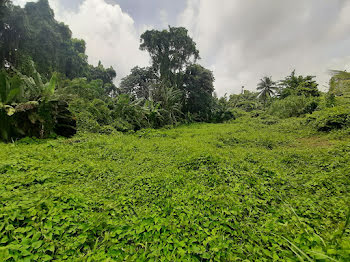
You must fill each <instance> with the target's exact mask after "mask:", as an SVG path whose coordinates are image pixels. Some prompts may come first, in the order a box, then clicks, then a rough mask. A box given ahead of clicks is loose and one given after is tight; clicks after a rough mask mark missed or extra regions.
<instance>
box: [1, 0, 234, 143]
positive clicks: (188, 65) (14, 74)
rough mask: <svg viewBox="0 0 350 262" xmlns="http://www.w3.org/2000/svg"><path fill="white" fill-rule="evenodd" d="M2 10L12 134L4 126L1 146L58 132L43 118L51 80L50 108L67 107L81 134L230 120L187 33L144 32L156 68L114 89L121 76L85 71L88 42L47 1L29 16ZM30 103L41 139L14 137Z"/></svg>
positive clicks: (5, 106)
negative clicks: (45, 86)
mask: <svg viewBox="0 0 350 262" xmlns="http://www.w3.org/2000/svg"><path fill="white" fill-rule="evenodd" d="M0 4H1V13H0V23H1V25H0V30H1V31H0V50H1V52H0V63H1V66H2V68H3V69H2V79H3V81H2V82H1V86H0V88H1V91H2V93H3V96H1V97H2V98H1V99H2V100H1V109H0V110H1V119H2V120H1V121H2V123H7V127H8V128H3V127H5V124H3V125H2V129H6V130H8V131H6V133H7V134H5V131H4V132H2V133H3V135H2V137H3V138H6V139H10V138H16V137H20V136H22V135H35V136H40V137H47V136H49V135H50V134H52V130H55V129H56V128H55V125H56V122H57V121H56V120H55V119H56V118H55V117H53V116H52V115H54V114H53V112H45V114H46V115H50V114H51V118H50V121H44V118H43V117H40V114H41V112H42V110H39V107H40V105H41V104H42V100H43V99H42V93H43V92H44V91H43V88H42V85H41V84H40V83H41V82H49V81H50V79H51V78H52V76H53V75H55V77H56V78H57V81H56V83H55V93H54V94H53V95H52V96H51V98H50V101H47V103H49V104H50V103H51V102H53V101H56V102H57V101H60V104H64V102H67V103H68V105H69V107H67V109H69V111H70V112H72V113H73V114H74V115H75V116H76V120H77V128H78V130H81V131H90V132H113V131H114V130H117V131H130V130H138V129H141V128H158V127H162V126H165V125H175V124H178V123H183V122H191V121H207V122H220V121H224V120H227V119H230V118H232V117H233V115H232V113H230V112H229V111H225V110H224V109H223V108H222V107H221V105H220V103H219V101H218V99H217V98H216V97H215V96H214V87H213V82H214V76H213V73H212V72H211V71H210V70H208V69H205V68H204V67H202V66H201V65H199V64H197V61H198V59H199V58H200V57H199V52H198V50H197V48H196V44H195V42H194V41H193V40H192V39H191V37H189V35H188V32H187V30H186V29H185V28H181V27H180V28H175V27H169V29H168V30H163V31H156V30H151V31H146V32H145V33H144V34H143V35H142V36H141V45H140V49H141V50H144V51H147V52H148V53H149V54H150V57H151V60H152V63H151V65H150V66H149V67H147V68H139V67H137V66H136V67H135V68H133V69H132V70H131V73H130V75H129V76H127V77H125V78H124V79H123V80H122V82H121V84H120V87H116V86H115V84H114V79H115V77H116V71H115V70H114V69H113V68H112V67H110V68H105V67H104V66H103V65H102V64H101V63H99V64H98V66H92V65H89V64H88V57H87V55H86V54H85V48H86V44H85V42H84V40H80V39H74V38H72V32H71V31H70V29H69V27H68V26H66V25H65V24H63V23H59V22H57V21H56V20H55V18H54V12H53V10H52V9H51V8H50V6H49V3H48V1H47V0H39V1H38V2H36V3H27V4H26V6H25V7H24V8H21V7H18V6H14V5H13V4H12V2H11V1H9V0H5V1H4V0H2V1H1V2H0ZM111 55H112V54H111ZM38 78H40V79H41V80H40V81H39V80H37V79H38ZM13 82H15V84H13ZM24 94H25V95H24ZM29 102H37V103H31V104H37V105H38V108H36V109H35V110H34V113H35V114H38V115H39V117H38V119H40V122H43V123H44V122H45V124H42V126H43V128H44V126H47V127H46V130H40V131H38V132H39V133H37V134H35V132H34V133H33V132H29V131H28V130H26V129H23V128H22V129H21V128H17V131H16V130H14V129H13V126H16V127H18V126H19V125H18V124H16V121H17V120H16V117H15V116H16V114H18V113H19V110H22V111H21V113H22V114H24V113H23V104H25V103H29ZM10 108H11V109H10ZM20 108H21V109H20ZM25 108H26V107H25ZM32 113H33V112H31V113H29V112H28V119H29V120H28V122H29V123H28V125H27V126H30V123H32V122H33V121H31V120H30V118H31V117H30V115H31V114H32ZM59 118H60V117H59ZM48 122H50V123H51V126H50V125H49V124H48ZM71 122H72V121H71ZM9 125H11V128H10V126H9ZM49 126H50V127H49ZM74 126H75V125H73V127H74ZM70 128H72V127H70ZM9 130H11V131H9ZM43 134H45V135H43Z"/></svg>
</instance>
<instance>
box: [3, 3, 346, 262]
mask: <svg viewBox="0 0 350 262" xmlns="http://www.w3.org/2000/svg"><path fill="white" fill-rule="evenodd" d="M140 40H141V43H140V49H141V50H143V51H146V52H148V53H149V55H150V57H151V63H150V65H149V66H148V67H143V68H141V67H139V66H135V67H134V68H133V69H132V70H131V72H130V74H129V75H128V76H126V77H124V78H123V79H122V80H121V82H120V84H119V85H118V86H116V85H115V83H116V81H115V78H116V76H117V73H116V71H115V70H114V69H113V68H112V67H109V68H106V67H105V66H104V65H103V64H102V63H101V62H99V63H98V65H97V66H93V65H90V64H88V62H87V61H88V60H87V55H86V54H85V49H86V43H85V41H84V40H81V39H74V38H72V32H71V31H70V29H69V28H68V26H66V25H64V24H63V23H60V22H58V21H56V20H55V18H54V13H53V11H52V10H51V8H50V6H49V3H48V0H39V1H37V2H36V3H27V4H26V6H25V7H24V8H21V7H17V6H14V5H13V4H12V2H11V1H10V0H0V65H1V69H0V139H1V140H2V141H3V142H0V181H1V182H0V261H339V262H340V261H350V228H349V225H350V179H349V171H350V169H349V163H350V146H349V145H350V99H349V94H350V88H349V87H350V85H349V81H350V73H348V72H346V71H338V70H333V71H331V79H330V85H329V86H330V89H329V92H327V93H323V92H321V91H320V90H319V89H318V84H317V83H316V81H315V80H314V76H310V75H306V76H303V75H297V74H296V72H295V70H294V71H293V72H291V74H290V75H288V76H286V77H285V78H284V79H281V80H279V81H274V80H272V77H270V76H265V77H263V78H262V79H261V80H260V82H259V83H257V86H256V91H248V90H244V88H243V89H242V93H241V94H230V95H224V96H223V97H217V95H216V94H215V92H214V81H215V77H214V75H213V72H211V71H210V70H208V69H206V68H204V67H203V66H201V65H200V64H198V61H199V59H200V55H199V51H198V50H197V47H196V43H195V42H194V41H193V39H192V38H191V37H190V36H189V34H188V31H187V29H186V28H183V27H171V26H169V28H167V29H166V30H147V31H146V32H144V33H143V34H142V35H141V36H140Z"/></svg>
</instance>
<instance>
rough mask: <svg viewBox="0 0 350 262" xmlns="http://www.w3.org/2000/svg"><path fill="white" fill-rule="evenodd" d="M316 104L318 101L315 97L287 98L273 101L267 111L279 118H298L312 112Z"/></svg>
mask: <svg viewBox="0 0 350 262" xmlns="http://www.w3.org/2000/svg"><path fill="white" fill-rule="evenodd" d="M318 104H319V99H318V98H315V97H306V96H288V97H287V98H285V99H279V100H276V101H274V102H273V103H272V104H271V106H270V108H269V110H268V111H269V113H270V114H272V115H275V116H277V117H280V118H289V117H299V116H302V115H305V114H311V113H312V112H314V111H315V110H316V109H317V107H318Z"/></svg>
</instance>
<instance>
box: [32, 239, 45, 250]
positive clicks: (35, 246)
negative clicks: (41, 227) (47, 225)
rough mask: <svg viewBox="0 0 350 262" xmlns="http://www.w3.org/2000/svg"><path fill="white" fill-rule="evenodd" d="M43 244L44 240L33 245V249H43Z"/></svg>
mask: <svg viewBox="0 0 350 262" xmlns="http://www.w3.org/2000/svg"><path fill="white" fill-rule="evenodd" d="M42 244H43V241H42V240H39V241H36V242H34V243H33V244H32V247H33V248H34V249H38V248H40V247H41V245H42Z"/></svg>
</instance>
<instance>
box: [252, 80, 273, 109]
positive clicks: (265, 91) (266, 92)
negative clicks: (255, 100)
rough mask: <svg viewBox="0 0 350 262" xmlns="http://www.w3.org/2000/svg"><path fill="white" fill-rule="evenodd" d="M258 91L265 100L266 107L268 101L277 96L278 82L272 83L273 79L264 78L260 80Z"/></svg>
mask: <svg viewBox="0 0 350 262" xmlns="http://www.w3.org/2000/svg"><path fill="white" fill-rule="evenodd" d="M257 89H258V90H259V91H260V93H259V98H261V99H262V100H263V102H264V105H265V104H266V101H267V100H268V99H269V98H271V97H272V96H274V95H275V91H276V90H277V86H276V82H274V81H272V78H271V77H269V76H264V77H263V78H262V79H260V82H259V83H258V86H257Z"/></svg>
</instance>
